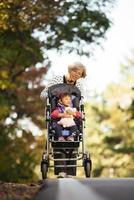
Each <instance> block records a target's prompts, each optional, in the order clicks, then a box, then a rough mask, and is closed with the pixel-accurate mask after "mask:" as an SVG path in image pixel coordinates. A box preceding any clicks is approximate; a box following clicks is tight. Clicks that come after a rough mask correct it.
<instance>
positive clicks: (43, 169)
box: [41, 158, 48, 180]
mask: <svg viewBox="0 0 134 200" xmlns="http://www.w3.org/2000/svg"><path fill="white" fill-rule="evenodd" d="M47 172H48V159H47V158H45V159H43V160H42V161H41V173H42V179H43V180H44V179H46V178H47Z"/></svg>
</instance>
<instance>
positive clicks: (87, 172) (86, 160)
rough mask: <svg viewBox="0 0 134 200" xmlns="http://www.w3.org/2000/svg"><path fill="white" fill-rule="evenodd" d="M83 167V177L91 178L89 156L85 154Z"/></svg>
mask: <svg viewBox="0 0 134 200" xmlns="http://www.w3.org/2000/svg"><path fill="white" fill-rule="evenodd" d="M83 166H84V171H85V176H86V177H87V178H88V177H91V170H92V161H91V159H90V156H88V155H87V154H85V155H84V159H83Z"/></svg>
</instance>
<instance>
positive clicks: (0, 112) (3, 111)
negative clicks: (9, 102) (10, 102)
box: [0, 105, 10, 120]
mask: <svg viewBox="0 0 134 200" xmlns="http://www.w3.org/2000/svg"><path fill="white" fill-rule="evenodd" d="M9 111H10V109H9V107H7V106H6V105H5V106H3V105H2V106H0V120H1V119H4V118H5V117H6V116H7V115H8V114H9Z"/></svg>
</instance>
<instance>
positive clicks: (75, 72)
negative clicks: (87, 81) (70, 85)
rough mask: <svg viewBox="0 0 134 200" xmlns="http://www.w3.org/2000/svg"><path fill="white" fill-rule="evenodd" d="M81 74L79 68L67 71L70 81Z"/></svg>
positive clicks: (81, 71) (75, 79)
mask: <svg viewBox="0 0 134 200" xmlns="http://www.w3.org/2000/svg"><path fill="white" fill-rule="evenodd" d="M82 74H83V70H81V69H73V70H71V71H70V72H69V75H70V80H72V81H74V82H75V81H77V80H78V79H79V78H81V77H82Z"/></svg>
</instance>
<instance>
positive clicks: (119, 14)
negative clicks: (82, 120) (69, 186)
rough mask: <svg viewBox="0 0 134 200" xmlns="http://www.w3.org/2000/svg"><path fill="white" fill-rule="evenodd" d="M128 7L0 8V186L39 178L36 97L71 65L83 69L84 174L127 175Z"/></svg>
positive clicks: (132, 113)
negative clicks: (88, 161)
mask: <svg viewBox="0 0 134 200" xmlns="http://www.w3.org/2000/svg"><path fill="white" fill-rule="evenodd" d="M133 4H134V3H133V1H132V0H129V1H123V0H118V1H117V0H113V1H112V0H111V1H110V0H107V1H106V0H101V1H97V0H96V1H95V0H92V1H90V3H89V1H80V0H76V1H71V0H68V1H63V0H61V1H60V0H59V1H58V0H57V1H46V3H44V1H42V0H38V1H35V2H34V1H19V0H16V1H12V0H8V1H2V2H1V3H0V9H1V12H0V21H1V24H0V46H1V52H0V149H1V151H0V158H1V159H0V180H2V181H6V182H33V181H38V180H39V179H40V176H41V174H40V170H39V168H40V161H41V155H42V152H43V150H44V145H45V133H46V130H45V120H44V109H45V108H44V102H42V101H41V100H40V92H41V91H42V89H43V88H44V87H45V84H46V83H47V81H48V80H49V79H51V78H52V77H53V75H55V74H56V73H58V74H59V73H61V74H63V73H64V72H65V70H66V69H67V65H68V64H69V63H70V62H72V61H81V62H82V63H84V64H85V65H86V66H87V71H88V76H87V78H86V80H84V81H85V86H86V87H85V88H86V90H85V97H86V98H85V111H86V130H85V132H86V137H85V141H86V148H87V149H88V150H89V151H90V153H91V157H92V161H93V172H92V176H93V177H134V168H133V154H134V146H133V143H134V83H133V80H134V54H133V46H134V40H133V35H134V27H133V21H132V20H133V15H134V14H133V10H132V9H133ZM87 8H88V9H87ZM74 10H75V12H74ZM80 175H82V172H80ZM49 176H50V177H51V176H52V172H51V173H50V175H49Z"/></svg>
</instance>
